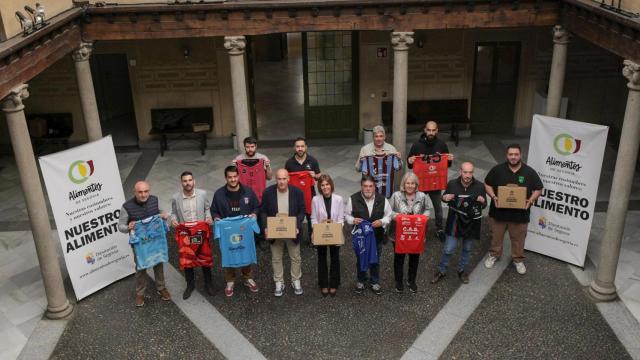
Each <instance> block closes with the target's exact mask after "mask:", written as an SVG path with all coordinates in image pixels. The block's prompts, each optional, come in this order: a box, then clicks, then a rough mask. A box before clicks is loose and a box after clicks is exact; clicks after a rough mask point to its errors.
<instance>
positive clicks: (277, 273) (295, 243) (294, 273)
mask: <svg viewBox="0 0 640 360" xmlns="http://www.w3.org/2000/svg"><path fill="white" fill-rule="evenodd" d="M278 213H280V214H288V216H293V217H295V218H296V238H295V239H274V240H269V241H270V242H271V262H272V266H273V281H275V291H274V295H275V296H278V297H280V296H282V295H283V294H284V266H283V263H282V258H283V255H284V247H285V245H286V246H287V252H288V253H289V259H290V260H291V286H292V287H293V289H294V293H295V294H296V295H302V284H301V283H300V279H301V278H302V258H301V257H300V238H301V236H302V231H301V229H302V221H303V220H304V218H305V216H306V214H305V207H304V195H303V194H302V191H301V190H300V189H298V188H297V187H295V186H292V185H289V172H287V170H285V169H278V171H276V184H275V185H271V186H269V187H268V188H266V189H265V191H264V194H262V206H261V209H260V216H261V217H262V220H263V221H262V224H265V225H266V224H267V219H266V218H267V217H274V216H276V215H277V214H278ZM264 234H265V235H266V236H267V239H268V238H269V229H268V228H265V229H264Z"/></svg>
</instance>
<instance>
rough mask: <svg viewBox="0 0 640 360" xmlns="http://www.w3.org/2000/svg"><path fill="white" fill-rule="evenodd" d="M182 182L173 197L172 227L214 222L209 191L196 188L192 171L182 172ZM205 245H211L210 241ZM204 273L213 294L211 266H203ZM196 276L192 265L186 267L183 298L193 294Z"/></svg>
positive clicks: (208, 289)
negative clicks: (185, 283)
mask: <svg viewBox="0 0 640 360" xmlns="http://www.w3.org/2000/svg"><path fill="white" fill-rule="evenodd" d="M180 184H181V185H182V191H181V192H178V193H175V194H174V195H173V197H172V198H171V217H170V219H171V227H173V228H174V229H175V228H177V227H178V225H179V224H184V223H185V222H195V221H204V222H206V223H207V224H208V225H211V224H213V220H212V219H211V214H210V213H209V207H210V203H209V199H207V192H206V191H204V190H200V189H196V188H195V186H196V181H195V180H194V179H193V174H192V173H191V172H190V171H185V172H183V173H182V174H180ZM204 245H205V246H210V244H209V243H208V242H207V243H206V244H204ZM207 250H208V249H207ZM209 254H210V252H209ZM209 256H210V255H209ZM202 275H203V276H204V283H205V289H206V291H207V294H209V295H211V296H213V286H212V284H211V268H210V267H208V266H202ZM195 276H196V275H195V271H194V269H193V268H192V267H191V268H185V269H184V277H185V279H186V281H187V288H186V289H185V290H184V293H183V294H182V298H183V299H185V300H186V299H188V298H189V297H190V296H191V293H192V292H193V290H194V289H195V286H196V277H195Z"/></svg>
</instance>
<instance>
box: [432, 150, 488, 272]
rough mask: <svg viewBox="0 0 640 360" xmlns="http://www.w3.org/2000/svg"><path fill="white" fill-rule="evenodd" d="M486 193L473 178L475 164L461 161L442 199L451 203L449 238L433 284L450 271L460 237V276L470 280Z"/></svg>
mask: <svg viewBox="0 0 640 360" xmlns="http://www.w3.org/2000/svg"><path fill="white" fill-rule="evenodd" d="M486 196H487V194H486V193H485V188H484V184H483V183H482V182H480V181H478V180H476V179H475V178H474V177H473V164H472V163H470V162H464V163H462V164H461V165H460V177H458V178H457V179H453V180H451V181H449V183H448V184H447V189H446V190H445V191H444V195H442V201H444V202H446V203H448V204H449V214H448V215H447V226H446V228H445V233H446V236H447V237H446V241H445V243H444V249H443V250H442V257H441V258H440V264H439V265H438V271H437V272H436V274H435V276H434V277H433V280H431V283H432V284H435V283H437V282H438V281H440V280H441V279H442V278H443V277H445V275H446V274H447V267H448V265H449V260H450V259H451V255H453V254H454V253H455V251H456V248H457V246H458V240H462V253H461V254H460V259H459V260H458V277H459V278H460V281H462V282H463V283H464V284H467V283H469V274H468V273H467V272H466V271H465V267H466V266H467V264H468V263H469V258H470V257H471V247H472V246H473V242H474V241H475V240H477V239H479V238H480V225H481V217H482V209H483V208H485V207H486V206H487V201H486Z"/></svg>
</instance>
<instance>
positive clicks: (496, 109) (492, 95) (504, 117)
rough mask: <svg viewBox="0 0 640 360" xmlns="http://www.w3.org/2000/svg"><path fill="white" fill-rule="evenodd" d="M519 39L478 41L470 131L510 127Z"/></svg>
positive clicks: (488, 131)
mask: <svg viewBox="0 0 640 360" xmlns="http://www.w3.org/2000/svg"><path fill="white" fill-rule="evenodd" d="M519 63H520V43H519V42H501V43H478V44H477V45H476V56H475V64H474V72H473V90H472V92H473V93H472V97H471V131H473V132H474V133H504V132H510V131H511V130H512V129H513V118H514V113H515V104H516V93H517V87H518V65H519Z"/></svg>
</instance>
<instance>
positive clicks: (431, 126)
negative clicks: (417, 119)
mask: <svg viewBox="0 0 640 360" xmlns="http://www.w3.org/2000/svg"><path fill="white" fill-rule="evenodd" d="M445 153H446V154H449V162H448V164H449V167H451V163H452V162H453V154H451V153H450V152H449V147H448V146H447V144H446V143H445V142H444V141H442V140H440V139H439V138H438V124H437V123H436V122H435V121H427V123H426V124H425V125H424V133H423V134H422V135H420V139H418V141H416V142H415V143H413V145H411V149H410V150H409V155H408V156H407V166H408V167H409V169H413V163H414V162H415V161H416V158H417V157H422V156H428V155H434V154H445ZM425 194H427V195H429V198H430V199H431V203H432V204H433V210H434V212H435V214H436V231H437V235H438V238H440V241H444V240H445V234H444V230H443V227H442V222H443V221H442V203H441V196H442V191H440V190H434V191H426V192H425Z"/></svg>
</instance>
